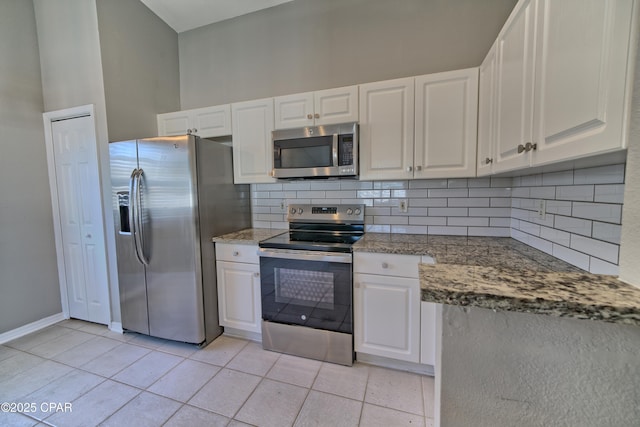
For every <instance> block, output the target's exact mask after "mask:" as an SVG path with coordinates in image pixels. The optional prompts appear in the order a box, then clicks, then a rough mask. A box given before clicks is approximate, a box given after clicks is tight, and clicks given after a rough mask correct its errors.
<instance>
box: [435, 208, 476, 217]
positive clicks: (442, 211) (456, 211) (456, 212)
mask: <svg viewBox="0 0 640 427" xmlns="http://www.w3.org/2000/svg"><path fill="white" fill-rule="evenodd" d="M467 215H469V209H467V208H429V216H467Z"/></svg>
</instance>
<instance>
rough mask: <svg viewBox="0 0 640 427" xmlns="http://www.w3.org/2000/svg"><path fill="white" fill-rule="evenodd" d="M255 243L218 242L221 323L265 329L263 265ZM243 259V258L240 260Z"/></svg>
mask: <svg viewBox="0 0 640 427" xmlns="http://www.w3.org/2000/svg"><path fill="white" fill-rule="evenodd" d="M257 252H258V247H257V246H254V245H231V244H216V269H217V277H218V310H219V313H218V316H219V321H220V325H221V326H226V327H229V328H234V329H238V330H242V331H248V332H256V333H260V332H261V317H262V310H261V306H260V265H259V264H258V256H257ZM236 260H237V261H242V262H236Z"/></svg>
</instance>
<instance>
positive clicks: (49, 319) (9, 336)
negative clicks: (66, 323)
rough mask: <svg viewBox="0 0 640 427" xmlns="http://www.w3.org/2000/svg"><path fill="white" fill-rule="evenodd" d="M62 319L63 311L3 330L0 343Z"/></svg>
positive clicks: (63, 317)
mask: <svg viewBox="0 0 640 427" xmlns="http://www.w3.org/2000/svg"><path fill="white" fill-rule="evenodd" d="M64 319H66V317H65V316H64V313H57V314H54V315H53V316H49V317H45V318H44V319H40V320H36V321H35V322H31V323H29V324H26V325H24V326H20V327H19V328H16V329H12V330H10V331H7V332H4V333H2V334H0V344H4V343H6V342H9V341H13V340H15V339H16V338H20V337H23V336H25V335H28V334H30V333H32V332H36V331H39V330H40V329H44V328H46V327H47V326H51V325H54V324H56V323H58V322H61V321H63V320H64Z"/></svg>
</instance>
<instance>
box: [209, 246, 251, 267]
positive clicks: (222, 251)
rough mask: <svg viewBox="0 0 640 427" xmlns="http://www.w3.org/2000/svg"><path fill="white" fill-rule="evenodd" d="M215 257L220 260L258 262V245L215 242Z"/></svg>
mask: <svg viewBox="0 0 640 427" xmlns="http://www.w3.org/2000/svg"><path fill="white" fill-rule="evenodd" d="M216 259H217V260H220V261H231V262H246V263H249V264H259V262H260V258H259V257H258V247H257V246H256V245H236V244H229V243H216Z"/></svg>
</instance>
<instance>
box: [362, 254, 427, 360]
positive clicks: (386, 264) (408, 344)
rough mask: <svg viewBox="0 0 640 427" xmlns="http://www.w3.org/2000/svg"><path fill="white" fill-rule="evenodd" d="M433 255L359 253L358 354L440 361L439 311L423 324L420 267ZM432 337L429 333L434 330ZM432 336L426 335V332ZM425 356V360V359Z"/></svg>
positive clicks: (397, 358)
mask: <svg viewBox="0 0 640 427" xmlns="http://www.w3.org/2000/svg"><path fill="white" fill-rule="evenodd" d="M421 261H422V262H430V261H431V262H432V259H431V258H429V257H424V259H421V257H420V256H417V255H394V254H380V253H362V252H360V253H356V254H354V263H353V269H354V342H355V350H356V352H358V353H365V354H370V355H374V356H381V357H387V358H390V359H396V360H402V361H407V362H413V363H426V364H430V365H433V364H434V362H435V310H433V316H431V311H430V309H431V307H427V309H426V311H424V312H425V313H426V314H425V316H426V318H425V319H424V320H423V321H422V320H421V301H420V281H419V279H418V263H420V262H421ZM432 327H433V328H434V329H433V331H434V332H433V333H430V332H429V331H430V330H431V328H432ZM423 328H424V329H425V331H427V332H428V333H427V334H426V335H425V334H422V336H423V338H421V333H422V332H421V329H423ZM422 353H424V356H423V355H422Z"/></svg>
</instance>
